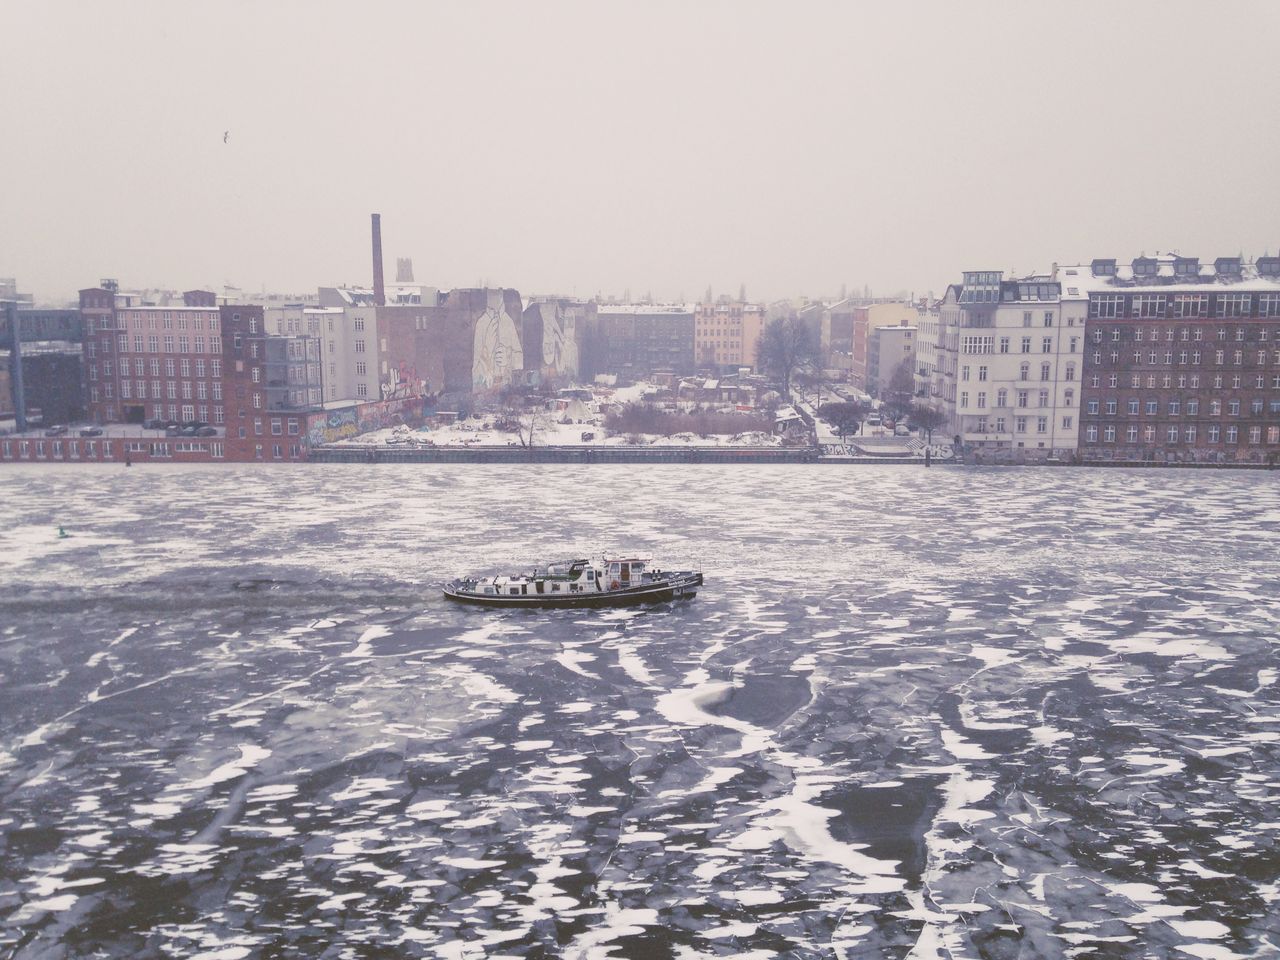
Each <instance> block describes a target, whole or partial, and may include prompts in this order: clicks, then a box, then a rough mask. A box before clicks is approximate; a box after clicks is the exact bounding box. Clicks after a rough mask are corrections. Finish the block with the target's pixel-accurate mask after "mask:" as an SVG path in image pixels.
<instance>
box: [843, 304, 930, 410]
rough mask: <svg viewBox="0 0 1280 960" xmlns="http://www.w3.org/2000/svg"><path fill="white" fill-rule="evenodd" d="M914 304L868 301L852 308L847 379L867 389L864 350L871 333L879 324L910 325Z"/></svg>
mask: <svg viewBox="0 0 1280 960" xmlns="http://www.w3.org/2000/svg"><path fill="white" fill-rule="evenodd" d="M915 319H916V308H915V305H914V304H911V303H869V304H862V305H859V306H856V307H854V308H853V328H852V339H851V342H850V362H849V380H850V382H851V383H852V384H853V385H854V386H855V387H857V388H858V389H859V390H864V391H865V390H867V353H868V351H869V349H870V345H871V334H872V332H873V331H874V330H877V329H878V328H880V327H901V326H910V325H911V324H912V323H914V322H915Z"/></svg>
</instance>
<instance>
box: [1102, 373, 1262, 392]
mask: <svg viewBox="0 0 1280 960" xmlns="http://www.w3.org/2000/svg"><path fill="white" fill-rule="evenodd" d="M1205 379H1206V382H1207V383H1209V384H1212V386H1213V389H1215V390H1222V389H1225V387H1224V384H1226V383H1227V380H1226V379H1225V378H1224V377H1223V376H1222V374H1220V373H1215V374H1214V375H1213V377H1212V378H1208V377H1206V378H1205ZM1267 383H1268V380H1267V376H1266V374H1263V373H1257V374H1254V375H1252V376H1251V377H1249V378H1246V377H1244V376H1242V375H1241V374H1238V373H1236V374H1232V376H1231V380H1230V389H1232V390H1248V389H1254V390H1265V389H1266V387H1267ZM1270 383H1271V388H1272V389H1273V390H1280V373H1274V374H1272V375H1271V379H1270ZM1144 384H1145V386H1146V387H1147V389H1148V390H1154V389H1156V388H1161V389H1165V390H1168V389H1171V388H1172V387H1173V386H1174V375H1173V374H1171V373H1163V374H1159V375H1157V374H1154V373H1149V374H1147V375H1146V377H1145V379H1144V377H1143V375H1142V374H1140V373H1131V374H1129V387H1130V388H1131V389H1133V390H1140V389H1142V387H1143V385H1144ZM1089 386H1090V387H1101V386H1102V377H1101V376H1099V375H1098V374H1096V373H1095V374H1092V375H1090V377H1089ZM1107 386H1109V387H1118V386H1120V375H1119V374H1118V373H1113V374H1111V375H1109V376H1108V377H1107ZM1177 387H1178V389H1179V390H1187V389H1191V390H1199V389H1200V374H1198V373H1191V374H1187V373H1180V374H1178V376H1177Z"/></svg>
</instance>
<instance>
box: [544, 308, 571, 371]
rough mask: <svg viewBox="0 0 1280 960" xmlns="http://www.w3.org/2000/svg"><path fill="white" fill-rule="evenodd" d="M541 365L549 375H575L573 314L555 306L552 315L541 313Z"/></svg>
mask: <svg viewBox="0 0 1280 960" xmlns="http://www.w3.org/2000/svg"><path fill="white" fill-rule="evenodd" d="M542 366H543V369H544V371H545V372H546V373H547V374H548V375H549V376H566V375H569V376H576V375H577V373H578V343H577V338H576V337H575V336H574V317H573V314H571V313H566V312H564V311H562V310H560V309H558V308H557V310H556V312H555V316H554V317H547V316H546V315H545V314H544V315H543V321H542Z"/></svg>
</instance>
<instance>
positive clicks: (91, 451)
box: [0, 440, 223, 460]
mask: <svg viewBox="0 0 1280 960" xmlns="http://www.w3.org/2000/svg"><path fill="white" fill-rule="evenodd" d="M98 444H99V441H97V440H66V441H63V440H51V441H49V440H34V441H32V440H17V441H14V440H5V441H4V442H3V443H0V458H3V459H5V460H13V459H19V460H30V459H31V455H32V452H33V449H34V453H35V459H37V460H46V459H54V460H62V459H71V460H79V459H81V451H82V449H83V459H86V460H97V459H98V452H99V447H98ZM101 444H102V447H101V452H102V458H103V459H104V460H113V459H115V449H114V446H113V444H112V441H109V440H103V441H101ZM124 452H125V453H127V454H133V453H146V454H148V455H150V456H153V457H168V456H171V455H172V453H208V454H209V455H210V456H212V457H217V458H221V457H222V456H223V444H222V443H219V442H216V441H215V442H212V443H200V442H196V441H190V442H188V441H183V442H180V443H174V444H172V445H171V444H169V443H168V442H167V441H157V442H145V441H138V440H131V441H128V442H126V443H125V448H124Z"/></svg>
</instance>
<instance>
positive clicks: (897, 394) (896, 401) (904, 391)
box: [880, 357, 916, 417]
mask: <svg viewBox="0 0 1280 960" xmlns="http://www.w3.org/2000/svg"><path fill="white" fill-rule="evenodd" d="M915 392H916V376H915V364H914V362H913V361H912V359H911V358H910V357H905V358H904V359H903V361H902V362H901V363H899V364H898V365H897V366H896V367H894V368H893V373H891V374H890V375H889V383H888V385H887V386H886V387H885V388H884V389H883V390H881V391H880V399H881V400H883V401H884V403H885V405H886V406H888V407H889V409H890V410H892V411H893V413H894V416H895V417H903V416H906V414H907V412H908V411H909V410H910V409H911V399H912V397H914V396H915Z"/></svg>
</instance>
